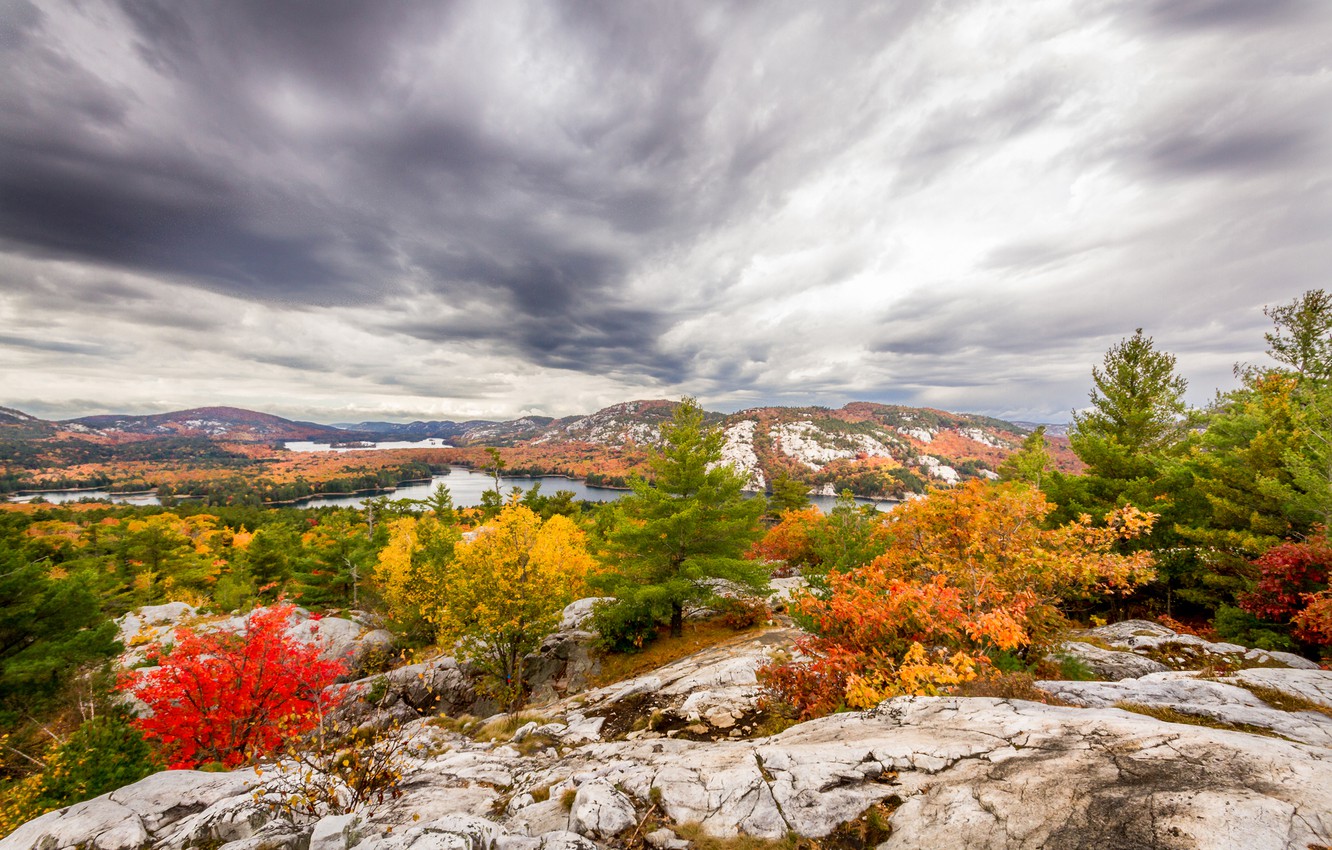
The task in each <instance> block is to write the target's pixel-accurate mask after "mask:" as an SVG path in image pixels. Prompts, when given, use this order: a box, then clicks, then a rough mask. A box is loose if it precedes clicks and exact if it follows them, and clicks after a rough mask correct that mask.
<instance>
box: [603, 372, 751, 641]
mask: <svg viewBox="0 0 1332 850" xmlns="http://www.w3.org/2000/svg"><path fill="white" fill-rule="evenodd" d="M662 439H663V444H662V446H661V448H660V449H657V450H654V451H653V452H652V453H651V455H650V456H649V459H648V467H649V469H650V470H651V473H652V478H651V480H646V479H644V478H642V477H635V478H634V479H632V480H631V481H630V487H631V488H632V490H633V495H631V496H626V497H625V498H623V499H621V500H620V503H619V506H618V507H619V511H620V516H621V520H620V522H619V524H618V526H617V528H616V529H615V530H614V531H613V532H612V533H611V536H610V541H609V543H610V551H611V553H612V555H613V556H614V557H615V565H616V571H617V574H616V580H615V581H614V584H615V585H616V587H615V588H614V589H615V590H616V595H617V596H618V597H619V598H620V599H621V601H622V603H625V604H629V605H632V606H635V607H636V608H638V609H639V610H644V609H647V610H650V611H652V612H653V614H654V616H669V619H670V629H671V635H672V636H674V637H678V636H680V635H681V634H683V629H684V606H685V605H686V604H688V603H690V602H693V601H697V600H701V599H705V598H707V597H708V596H710V595H711V593H712V590H711V588H710V587H709V586H708V584H707V583H706V582H707V580H708V579H726V580H729V581H734V582H738V583H740V584H743V585H746V586H748V587H751V588H755V589H759V588H762V587H764V586H765V585H766V584H767V575H766V570H765V568H764V567H763V565H762V564H761V563H758V562H755V561H749V560H745V559H744V558H743V557H742V556H743V554H744V553H745V551H746V550H747V549H748V548H749V546H750V544H751V543H753V542H754V541H755V540H756V539H758V537H759V535H760V533H761V530H760V528H759V525H758V518H759V516H760V515H761V514H762V513H763V510H764V507H765V506H764V501H763V500H762V499H750V498H746V497H745V495H744V493H743V492H742V488H743V487H744V485H745V483H746V481H747V477H746V476H745V475H743V474H741V473H739V472H736V470H735V469H734V468H733V467H731V466H729V465H727V464H723V463H721V456H722V446H723V444H724V437H723V435H722V433H721V431H720V430H718V429H716V428H709V427H707V426H705V424H704V418H703V409H702V408H701V407H699V405H698V402H697V401H696V400H694V399H692V398H686V399H684V400H683V401H682V402H681V404H680V405H679V407H677V408H676V410H675V417H674V419H673V420H672V422H671V424H670V425H667V426H665V427H664V428H663V429H662Z"/></svg>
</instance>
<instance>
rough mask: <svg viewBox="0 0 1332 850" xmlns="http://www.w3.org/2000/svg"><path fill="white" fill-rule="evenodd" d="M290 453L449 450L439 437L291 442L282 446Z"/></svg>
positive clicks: (449, 447) (446, 443)
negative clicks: (338, 442)
mask: <svg viewBox="0 0 1332 850" xmlns="http://www.w3.org/2000/svg"><path fill="white" fill-rule="evenodd" d="M282 447H283V448H285V449H287V450H288V451H292V452H376V451H388V450H389V449H451V448H453V446H451V445H449V443H448V441H447V440H444V439H443V438H441V437H427V438H426V439H424V440H411V441H408V440H391V441H386V442H382V443H370V442H367V443H366V445H364V446H338V447H337V448H333V446H332V445H331V444H329V443H311V442H309V441H305V440H292V441H290V442H286V443H283V444H282Z"/></svg>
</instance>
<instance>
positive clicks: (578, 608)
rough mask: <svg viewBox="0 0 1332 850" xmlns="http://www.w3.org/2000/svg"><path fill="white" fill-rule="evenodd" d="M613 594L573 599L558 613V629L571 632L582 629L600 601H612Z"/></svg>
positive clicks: (613, 598)
mask: <svg viewBox="0 0 1332 850" xmlns="http://www.w3.org/2000/svg"><path fill="white" fill-rule="evenodd" d="M614 601H615V597H614V596H589V597H587V598H586V599H575V600H574V601H573V602H570V603H569V604H568V605H566V606H564V612H563V613H562V614H561V615H560V631H562V632H572V631H576V630H581V629H583V627H584V626H586V625H588V621H589V620H591V619H592V611H593V609H594V608H596V606H597V604H598V603H601V602H614Z"/></svg>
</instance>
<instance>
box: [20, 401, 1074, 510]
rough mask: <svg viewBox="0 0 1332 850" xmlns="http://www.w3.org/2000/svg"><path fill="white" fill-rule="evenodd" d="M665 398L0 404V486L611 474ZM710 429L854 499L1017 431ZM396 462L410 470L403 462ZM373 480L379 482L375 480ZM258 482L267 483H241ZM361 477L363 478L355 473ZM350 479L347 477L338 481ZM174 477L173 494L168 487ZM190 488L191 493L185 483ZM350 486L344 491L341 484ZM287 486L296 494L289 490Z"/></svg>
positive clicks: (716, 417)
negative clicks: (492, 404) (87, 406)
mask: <svg viewBox="0 0 1332 850" xmlns="http://www.w3.org/2000/svg"><path fill="white" fill-rule="evenodd" d="M677 406H678V402H674V401H666V400H661V399H651V400H637V401H629V402H623V403H621V404H616V405H612V406H610V407H607V408H604V409H602V410H599V411H597V412H595V413H590V414H586V415H579V416H568V417H563V418H560V419H554V418H551V417H545V416H525V417H522V418H519V419H513V420H509V421H503V422H500V421H490V420H470V421H466V422H453V421H435V422H412V423H408V424H395V423H385V422H362V423H358V424H355V425H342V426H338V427H335V426H330V425H321V424H316V423H312V422H298V421H293V420H289V419H284V418H282V417H279V416H274V415H271V414H267V413H259V412H255V411H251V410H242V409H239V408H232V407H204V408H194V409H191V410H183V411H177V412H173V413H159V414H153V415H146V416H141V415H129V414H112V415H100V416H85V417H80V418H77V419H68V420H64V421H59V422H47V421H43V420H40V419H37V418H35V417H32V416H29V415H27V414H25V413H22V412H20V411H17V410H9V409H4V410H2V411H0V474H2V475H3V480H2V481H0V483H2V484H3V487H4V489H5V490H6V491H9V492H12V491H14V490H22V489H44V488H52V487H68V486H80V485H82V486H91V485H96V486H108V485H110V486H113V487H117V488H120V489H145V488H148V487H160V486H163V485H168V486H171V487H173V488H175V489H176V492H187V493H193V494H195V495H200V494H202V493H205V492H208V490H209V489H210V487H211V484H210V483H209V482H212V483H216V482H217V481H219V480H221V479H224V478H225V479H234V480H231V483H230V484H228V486H227V490H228V491H229V492H234V491H236V490H237V488H240V489H247V487H248V488H249V489H254V488H255V487H257V488H258V490H259V491H262V492H263V493H264V494H266V496H267V497H268V498H277V496H276V495H274V494H276V493H284V494H286V495H285V496H284V498H291V497H294V496H292V495H291V493H288V492H287V490H288V489H289V488H285V489H284V487H283V486H281V485H284V484H291V483H295V482H297V481H306V482H309V487H308V488H307V487H305V486H304V485H302V486H301V487H300V488H298V490H299V494H306V495H308V493H307V492H306V490H307V489H308V491H309V493H314V492H322V491H325V490H328V491H330V492H336V491H339V490H340V489H345V488H340V487H333V488H332V489H331V490H330V489H329V487H328V486H326V485H331V483H332V482H333V481H334V480H341V481H344V483H346V482H356V486H357V488H359V487H365V486H380V487H382V486H386V485H385V483H384V482H385V481H388V483H389V484H391V483H393V481H395V480H397V479H394V473H392V471H391V470H390V467H391V469H392V470H398V469H406V470H408V471H407V472H404V475H406V476H407V477H419V476H420V475H421V474H428V473H429V469H427V468H425V467H422V466H421V464H426V465H428V466H429V467H430V468H440V467H441V466H443V465H447V464H452V463H463V464H469V465H482V464H484V463H485V462H486V457H487V456H486V454H485V452H484V451H482V449H483V448H484V447H498V448H500V449H501V450H502V456H503V462H504V463H505V465H506V467H507V468H508V469H509V470H511V471H515V472H527V473H532V474H541V473H551V474H563V475H569V476H572V477H577V478H586V479H587V480H589V481H593V482H597V483H609V484H620V483H623V481H624V480H625V477H626V476H627V475H629V474H630V473H632V472H635V471H642V469H643V463H644V462H645V460H646V456H647V450H648V448H649V447H651V446H653V445H656V444H657V443H658V441H659V440H660V439H661V428H662V426H663V425H664V424H665V423H667V422H669V421H670V419H671V416H672V415H673V413H674V411H675V408H676V407H677ZM705 417H706V420H707V421H708V422H709V423H711V424H712V425H715V426H718V427H719V428H721V429H723V430H724V432H725V435H726V448H725V459H726V460H727V461H728V462H729V463H731V464H733V465H734V466H736V467H737V468H739V469H741V470H743V471H744V472H745V473H746V474H747V475H748V476H749V477H750V487H751V489H755V490H763V489H766V488H767V486H768V485H769V482H770V481H771V480H772V479H773V478H774V477H775V476H779V475H785V476H788V477H791V478H794V479H796V480H799V481H802V482H805V483H806V484H808V485H810V487H812V488H814V489H815V490H816V491H818V492H823V493H833V492H840V491H841V490H842V489H850V490H852V491H853V492H855V493H857V494H859V495H865V496H895V495H899V496H900V495H901V494H903V493H906V492H921V491H923V490H924V489H925V488H926V487H927V486H928V485H930V484H954V483H957V482H958V481H962V480H966V479H968V478H976V477H992V476H993V475H994V473H995V471H996V470H997V469H998V468H999V465H1000V464H1001V463H1002V462H1003V460H1004V459H1005V458H1006V457H1007V456H1008V455H1009V454H1011V453H1012V452H1013V451H1015V450H1016V449H1017V448H1018V447H1019V446H1020V445H1021V443H1022V440H1023V439H1024V437H1025V435H1026V433H1027V432H1028V431H1029V430H1030V429H1029V428H1024V427H1022V426H1019V425H1016V424H1014V423H1011V422H1004V421H1002V420H998V419H993V418H989V417H984V416H975V415H971V414H958V413H948V412H945V411H941V410H932V409H927V408H913V407H901V406H895V405H881V404H871V403H868V402H853V403H851V404H847V405H845V406H844V407H841V408H838V409H831V408H824V407H763V408H754V409H750V410H743V411H739V412H737V413H732V414H725V413H719V412H707V413H705ZM429 437H433V438H442V439H444V440H447V441H448V443H449V444H450V445H451V446H453V447H454V448H452V449H438V448H436V449H427V448H425V447H424V446H423V447H421V448H419V449H414V448H408V449H403V450H400V451H393V452H386V451H377V452H368V451H367V452H356V451H352V452H348V453H346V454H345V455H341V456H339V457H338V458H336V459H335V458H329V457H327V456H309V455H304V456H297V455H296V454H295V453H293V452H288V451H284V450H282V449H281V448H280V447H279V445H278V444H280V443H282V442H285V441H313V442H317V443H333V444H341V445H342V446H344V447H348V446H349V447H352V448H356V447H357V444H360V443H364V442H375V441H408V442H410V441H416V440H423V439H425V438H429ZM1050 450H1051V453H1052V455H1053V458H1054V462H1055V464H1056V465H1057V466H1058V467H1059V468H1061V469H1065V470H1076V469H1077V468H1078V462H1077V460H1076V458H1075V457H1074V456H1073V454H1072V453H1071V452H1070V451H1069V449H1068V444H1067V440H1066V439H1064V438H1062V437H1053V438H1051V440H1050ZM409 465H410V469H408V466H409ZM385 476H387V478H386V477H385ZM260 478H264V479H269V481H270V482H271V483H272V484H273V486H268V485H267V484H264V485H263V486H259V485H257V484H256V485H254V486H253V487H251V486H250V485H245V486H242V485H244V482H245V481H246V480H250V481H257V480H258V479H260ZM371 479H373V481H371ZM348 486H350V485H348ZM182 487H183V488H184V489H183V490H182V489H181V488H182ZM201 487H202V488H203V489H200V488H201ZM353 489H356V488H353ZM292 492H297V491H292Z"/></svg>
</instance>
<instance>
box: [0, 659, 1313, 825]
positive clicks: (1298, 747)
mask: <svg viewBox="0 0 1332 850" xmlns="http://www.w3.org/2000/svg"><path fill="white" fill-rule="evenodd" d="M1292 672H1299V671H1292ZM1154 681H1156V682H1159V683H1161V685H1160V686H1161V687H1162V688H1167V689H1168V688H1173V687H1196V686H1200V685H1206V686H1208V687H1207V689H1206V690H1207V692H1208V693H1211V694H1212V698H1213V700H1214V702H1216V703H1217V704H1222V703H1223V702H1224V700H1226V699H1230V698H1235V699H1236V700H1238V702H1237V703H1236V704H1237V705H1241V707H1244V706H1247V707H1249V708H1256V706H1254V705H1252V704H1251V702H1249V701H1248V700H1245V699H1244V698H1243V697H1241V696H1240V695H1238V694H1237V693H1235V692H1233V691H1231V690H1229V686H1225V685H1218V684H1217V683H1215V682H1205V683H1204V682H1196V681H1195V682H1192V683H1188V682H1184V681H1183V679H1182V678H1180V679H1167V678H1164V677H1162V678H1159V679H1156V680H1154ZM1099 684H1100V685H1101V686H1103V687H1112V688H1117V687H1129V686H1132V683H1099ZM1151 685H1152V683H1151V682H1148V683H1145V685H1144V684H1142V683H1140V684H1139V685H1138V687H1144V686H1151ZM1320 687H1321V685H1320ZM1198 693H1202V691H1198ZM411 731H412V734H414V735H417V736H419V738H420V743H421V744H422V746H421V747H420V748H418V749H417V750H416V752H418V753H419V755H418V756H417V757H415V758H414V759H413V761H412V762H411V764H410V765H409V769H408V771H407V776H406V784H405V786H404V788H403V796H402V797H401V798H400V799H398V800H397V801H395V802H394V803H393V804H392V805H391V806H387V807H385V808H384V810H382V811H379V812H371V813H365V814H364V815H363V816H364V818H365V820H364V821H363V822H362V823H361V824H359V825H358V826H357V827H356V829H357V831H358V832H359V834H360V836H361V837H360V843H358V844H357V845H356V847H357V848H358V850H424V848H433V850H440V849H441V848H447V850H556V848H563V850H590V845H589V844H587V843H585V842H586V838H578V837H576V836H571V835H570V834H569V833H568V832H567V830H566V829H565V828H564V827H563V824H561V823H560V820H559V815H558V814H556V813H557V812H560V813H562V807H561V806H560V805H559V803H558V802H556V801H558V800H559V799H560V798H561V797H562V796H563V795H564V793H565V791H566V790H573V791H574V792H575V796H574V809H575V811H576V812H577V813H578V814H577V817H576V818H575V817H573V816H572V815H566V817H568V819H569V821H570V823H576V825H577V827H578V828H580V829H582V830H583V831H585V832H587V833H588V834H590V835H596V836H605V835H608V834H611V833H613V832H615V831H618V830H623V829H625V828H628V827H629V826H630V825H633V824H636V823H637V822H638V819H639V818H641V817H642V815H643V814H644V813H645V812H646V811H647V809H648V807H649V806H651V805H653V804H654V803H655V804H657V805H659V806H660V810H661V811H664V812H665V814H666V815H667V816H668V817H669V818H670V819H672V820H673V821H674V822H677V823H683V822H689V821H693V822H697V823H699V824H700V825H701V828H702V829H703V830H704V831H705V832H706V833H708V834H711V835H715V836H719V837H724V836H733V835H737V834H742V833H743V834H748V835H754V836H761V837H766V838H780V837H782V836H784V835H786V834H787V833H788V832H789V831H794V832H796V833H798V834H801V835H805V836H810V837H816V838H817V837H822V836H827V835H829V834H831V833H832V832H834V831H835V830H837V829H838V828H839V827H840V826H841V825H842V824H845V823H848V822H850V821H852V820H854V819H856V818H857V817H858V816H860V815H861V814H862V813H863V812H864V811H865V810H866V809H867V808H868V807H869V806H871V805H874V804H877V803H881V802H882V803H884V804H886V805H888V806H889V807H890V808H892V807H896V808H895V811H894V812H893V814H892V815H891V827H892V832H891V835H890V837H889V838H888V839H887V840H886V841H885V842H884V843H883V844H882V845H881V846H882V847H883V848H884V850H893V848H917V847H967V848H972V847H980V848H995V850H1025V849H1026V848H1033V850H1034V848H1044V850H1073V848H1086V847H1098V848H1102V847H1104V848H1112V850H1113V848H1130V847H1132V848H1137V847H1152V848H1156V850H1185V848H1188V849H1189V850H1220V848H1227V850H1229V848H1239V847H1243V848H1246V849H1247V848H1253V850H1267V848H1283V849H1285V850H1306V848H1307V847H1308V846H1309V845H1318V844H1329V843H1332V750H1329V749H1328V748H1327V747H1324V746H1315V745H1310V744H1302V743H1295V742H1292V741H1287V740H1282V739H1279V738H1274V737H1266V736H1261V735H1254V734H1249V733H1246V732H1240V731H1229V730H1221V729H1212V728H1205V727H1200V726H1194V725H1185V724H1176V723H1168V722H1163V721H1161V720H1157V719H1155V718H1152V717H1147V716H1143V715H1140V714H1135V713H1130V712H1125V711H1121V710H1119V709H1114V708H1072V707H1063V706H1051V705H1044V704H1040V703H1032V702H1023V701H1017V700H999V699H988V698H970V699H968V698H958V697H935V698H923V697H917V698H906V697H904V698H898V699H895V700H890V701H888V702H885V703H884V704H882V705H881V706H879V707H878V708H877V709H875V710H874V711H871V712H857V713H846V714H838V715H833V716H831V717H825V718H822V719H819V720H814V721H810V722H807V723H803V724H800V725H797V726H794V727H792V728H790V729H788V730H786V731H785V732H783V733H782V734H780V735H776V736H774V737H771V738H760V739H756V740H750V741H746V740H737V741H685V740H679V739H670V738H657V739H653V740H643V739H640V740H632V741H631V740H620V741H609V742H597V743H589V744H586V745H583V746H579V747H574V748H568V749H566V752H564V753H556V752H555V751H554V750H552V749H546V750H541V751H538V752H536V753H533V754H531V755H522V754H520V753H519V752H518V750H516V749H514V748H513V747H511V746H507V745H498V746H497V745H494V744H490V743H479V742H474V741H471V740H470V739H466V738H463V737H461V736H458V735H455V734H453V733H448V732H444V731H443V730H440V729H438V728H435V727H432V726H430V725H428V724H427V723H426V722H425V721H417V723H416V725H414V726H413V727H412V729H411ZM255 781H256V778H255V776H254V774H253V773H243V772H242V773H236V774H193V773H188V772H180V771H177V772H171V773H163V774H157V775H156V776H153V777H150V778H149V779H146V780H144V781H143V782H140V783H137V784H135V785H132V786H129V787H127V788H124V789H121V790H120V791H117V792H115V793H113V794H111V795H106V796H104V797H101V798H98V799H97V800H93V801H90V802H88V803H81V804H78V805H76V806H72V807H70V808H69V809H66V810H62V811H61V812H55V813H52V814H50V815H47V816H44V817H43V818H39V819H38V820H36V821H33V822H32V823H30V824H27V825H25V826H24V827H21V828H20V830H19V831H18V832H16V833H14V834H13V835H11V836H10V837H9V838H6V839H4V840H3V841H0V850H63V848H72V847H75V846H77V845H78V844H79V843H80V842H82V843H83V844H85V845H86V846H87V847H89V848H96V850H111V848H115V850H131V848H133V850H139V848H140V847H142V846H148V845H151V846H154V847H164V848H165V847H183V846H186V843H193V844H206V843H208V842H213V843H219V842H225V843H222V844H221V846H224V847H228V848H229V850H252V848H254V847H258V846H262V845H261V844H259V843H257V842H255V841H254V840H253V839H255V838H256V837H259V836H271V837H272V844H273V846H297V845H290V844H286V845H284V844H283V843H282V842H287V841H288V838H289V837H290V835H291V832H290V830H291V827H290V826H289V825H288V824H286V823H285V822H280V821H272V820H270V821H268V822H261V819H260V818H259V817H258V816H257V815H256V814H255V812H256V810H255V809H254V808H253V802H252V800H251V799H250V795H249V794H248V793H246V792H247V791H248V789H249V788H250V786H251V785H252V784H253V783H254V782H255ZM501 789H502V790H501ZM538 791H539V792H540V793H536V792H538ZM524 794H527V795H530V797H531V800H532V802H530V803H528V802H526V801H523V804H521V805H518V806H516V807H514V808H513V809H512V810H509V808H508V807H507V806H506V805H505V802H506V801H507V800H508V799H512V798H519V797H522V795H524ZM538 797H540V798H544V801H543V802H536V799H537V798H538ZM580 798H581V799H582V803H583V804H582V805H580V803H579V799H580ZM593 800H599V801H601V802H599V803H598V804H597V805H596V806H595V807H593V806H592V801H593ZM593 808H595V811H593ZM497 812H498V813H500V814H496V813H497ZM543 812H544V815H543V814H542V813H543ZM315 826H316V825H315V824H307V825H305V826H303V827H301V829H302V830H303V832H302V833H301V834H302V835H303V836H304V837H305V839H306V840H308V839H309V838H310V837H311V835H312V832H313V830H314V828H315ZM552 826H554V827H558V828H554V829H552V828H550V827H552ZM228 830H230V831H228ZM246 831H248V832H249V834H248V835H243V834H241V833H243V832H246ZM338 834H341V833H339V831H338V830H334V829H328V830H325V831H323V832H322V833H321V840H322V838H328V839H330V840H332V841H333V846H334V847H336V843H337V835H338ZM135 842H137V843H135ZM232 845H234V848H233V847H232Z"/></svg>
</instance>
